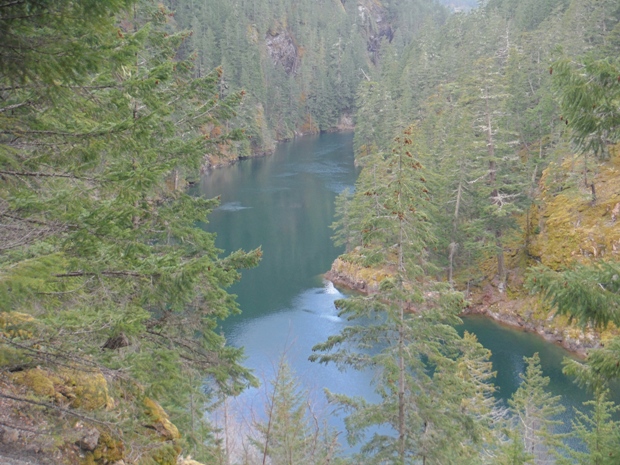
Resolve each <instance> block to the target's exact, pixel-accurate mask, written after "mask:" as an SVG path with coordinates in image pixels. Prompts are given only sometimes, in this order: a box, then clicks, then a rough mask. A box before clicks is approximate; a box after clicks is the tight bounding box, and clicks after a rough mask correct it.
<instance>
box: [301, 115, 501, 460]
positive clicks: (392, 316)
mask: <svg viewBox="0 0 620 465" xmlns="http://www.w3.org/2000/svg"><path fill="white" fill-rule="evenodd" d="M422 152H423V145H422V143H421V138H420V136H419V131H418V130H417V129H416V128H415V127H410V128H408V129H406V130H405V131H404V132H403V134H402V135H401V136H400V137H398V138H396V139H395V144H394V147H393V149H392V151H391V153H390V154H388V155H386V157H385V159H383V157H381V156H377V157H375V158H373V159H372V161H373V163H372V164H367V165H366V166H365V168H364V172H366V173H368V172H372V171H373V169H374V170H376V172H379V173H381V174H380V177H381V182H380V183H376V184H374V185H373V186H372V189H371V190H366V189H364V188H363V187H365V186H363V179H362V178H361V179H360V181H359V182H358V185H357V189H356V193H355V197H359V198H362V199H371V200H370V202H371V203H374V208H375V211H374V212H373V214H372V215H370V217H363V218H361V219H362V222H363V224H364V228H363V230H362V233H363V235H364V240H365V243H364V247H363V248H362V250H361V253H363V254H364V253H367V251H368V250H372V253H373V256H374V257H375V260H376V262H375V266H376V265H379V266H383V267H386V268H387V269H389V270H391V273H392V277H390V278H387V279H385V280H384V281H383V282H382V283H381V288H380V290H379V293H378V294H376V295H371V296H368V297H352V298H350V299H347V300H343V301H339V302H337V305H338V307H339V309H340V314H341V316H345V317H346V318H347V319H349V320H351V321H352V325H351V326H349V327H347V328H345V329H344V330H343V331H342V332H341V334H339V335H336V336H332V337H330V338H329V339H328V340H327V341H326V342H325V343H323V344H319V345H317V346H315V348H314V350H315V351H318V352H322V353H321V354H315V355H313V356H312V357H311V360H315V361H320V362H322V363H329V362H333V363H336V364H337V365H338V366H339V367H342V368H345V367H352V368H355V369H372V370H373V371H374V372H375V375H376V379H375V389H376V392H377V393H378V394H379V396H380V398H381V400H380V401H379V402H378V403H376V404H374V403H370V402H368V401H366V400H364V399H357V398H355V399H351V398H348V397H346V396H342V395H337V394H332V395H331V399H332V400H333V401H334V402H337V403H339V404H341V405H342V406H343V407H344V408H345V409H346V410H347V411H349V412H350V415H349V416H348V417H347V419H346V424H347V431H348V433H349V441H350V442H351V444H357V443H360V442H361V443H364V445H363V446H362V449H361V451H362V455H363V459H360V460H366V461H367V462H368V463H384V462H385V461H390V462H392V463H399V464H405V463H409V462H410V461H412V460H422V461H426V463H429V464H430V463H435V461H436V463H442V460H451V462H449V463H457V462H456V460H457V457H460V458H461V459H462V458H463V456H464V451H465V450H467V448H468V447H472V448H473V449H476V447H479V445H480V444H479V443H480V442H482V441H481V438H482V437H483V436H484V434H481V433H480V431H477V429H478V427H480V428H483V429H484V426H482V425H484V421H481V422H480V423H478V424H476V423H475V422H474V420H473V418H481V417H483V416H484V414H485V413H487V409H489V408H490V407H489V406H488V405H487V404H488V399H487V396H486V395H485V394H484V393H485V392H486V393H487V394H488V392H489V390H488V386H487V385H486V384H485V383H486V381H487V379H488V376H489V371H488V370H489V366H488V364H487V363H486V362H485V361H484V360H485V358H486V357H488V353H487V354H481V353H480V352H479V350H480V348H479V345H477V342H476V341H475V340H472V339H471V338H470V339H466V340H465V341H464V340H461V339H460V338H459V337H458V334H457V333H456V331H455V330H454V328H453V327H452V326H451V324H453V323H454V322H455V321H457V320H456V317H455V314H456V312H458V311H459V309H460V306H461V305H462V296H461V295H460V294H459V293H456V292H453V291H450V290H449V289H448V288H447V287H445V286H441V285H439V284H434V283H432V282H428V278H425V277H424V274H425V271H427V270H428V266H429V264H428V262H427V260H426V256H427V251H426V249H427V247H428V245H429V244H430V243H431V241H432V236H431V230H430V227H429V224H428V218H427V216H426V213H425V207H426V205H427V204H428V202H429V200H430V199H429V197H428V196H429V192H428V189H427V188H426V186H425V184H426V180H425V175H424V170H423V167H422V165H421V163H420V162H419V161H418V160H419V158H420V157H421V155H422ZM375 174H376V173H375ZM354 201H355V200H354ZM377 213H378V214H377ZM364 218H368V220H366V219H364ZM366 221H370V222H371V223H372V224H369V223H367V222H366ZM371 226H372V227H371ZM474 354H476V355H474ZM467 366H469V367H470V368H471V369H465V368H464V367H467ZM474 366H475V367H476V369H473V368H474ZM465 399H468V400H469V401H470V402H471V405H469V406H467V407H466V406H465V405H464V404H463V402H465ZM381 425H384V426H387V427H388V428H389V430H390V432H389V433H385V434H384V433H378V432H376V431H374V432H373V429H374V428H376V427H378V426H381ZM369 431H370V434H371V437H370V438H367V437H366V433H367V432H369ZM456 438H458V440H457V439H456ZM448 444H452V445H453V446H452V447H448V446H447V445H448ZM473 455H475V454H473ZM461 463H462V462H461Z"/></svg>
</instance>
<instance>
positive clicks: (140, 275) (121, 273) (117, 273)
mask: <svg viewBox="0 0 620 465" xmlns="http://www.w3.org/2000/svg"><path fill="white" fill-rule="evenodd" d="M100 275H103V276H112V277H115V278H122V277H124V276H130V277H133V278H154V277H157V276H159V275H158V274H144V273H136V272H135V271H101V272H99V273H92V272H86V271H71V272H69V273H61V274H55V275H54V277H55V278H80V277H84V276H100Z"/></svg>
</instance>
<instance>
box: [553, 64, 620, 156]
mask: <svg viewBox="0 0 620 465" xmlns="http://www.w3.org/2000/svg"><path fill="white" fill-rule="evenodd" d="M553 73H554V84H555V86H556V89H557V93H558V96H559V100H560V105H561V109H562V115H563V116H562V117H563V119H564V120H565V121H566V124H567V125H568V127H569V128H570V129H571V138H572V140H573V142H574V143H575V144H576V145H577V146H578V147H579V149H580V150H581V151H582V152H585V153H587V152H591V153H593V154H594V155H595V156H597V157H599V158H601V159H607V158H609V153H608V151H607V146H608V145H609V144H612V143H616V142H618V141H619V140H620V111H619V110H618V107H619V105H618V104H619V102H620V79H619V77H620V66H619V65H618V62H617V59H615V58H613V57H607V58H604V59H600V60H596V59H592V58H586V59H585V60H584V62H583V63H580V64H578V65H575V64H574V62H573V60H571V59H568V58H562V59H561V60H558V61H556V62H555V63H554V64H553Z"/></svg>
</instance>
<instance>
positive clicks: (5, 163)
mask: <svg viewBox="0 0 620 465" xmlns="http://www.w3.org/2000/svg"><path fill="white" fill-rule="evenodd" d="M11 5H14V6H11ZM11 5H9V6H7V7H6V8H11V14H10V15H9V16H7V17H15V18H17V19H13V20H10V21H9V20H7V21H5V23H6V29H4V28H3V32H4V31H12V32H11V34H13V36H14V37H13V39H15V40H18V39H19V40H21V41H22V42H24V41H25V42H28V41H35V42H37V43H38V41H40V45H41V46H40V47H39V48H37V49H36V50H35V49H30V48H28V49H30V51H27V48H24V49H23V50H24V53H26V54H27V55H28V56H26V55H24V56H20V57H17V58H14V59H15V60H22V67H21V68H20V69H18V70H16V69H15V67H14V64H12V63H9V62H7V63H6V64H3V65H2V74H1V75H0V81H1V85H2V90H1V91H0V92H2V97H3V100H4V101H5V102H10V103H9V106H10V107H11V108H4V109H5V110H7V111H3V112H1V115H2V116H1V117H0V118H1V119H0V127H1V134H0V176H2V179H3V183H2V186H1V187H0V205H1V207H0V212H1V213H0V214H1V215H2V222H1V224H0V234H1V237H2V239H1V241H0V242H1V243H2V248H1V250H0V254H1V255H0V294H1V295H2V303H1V306H0V307H1V308H0V309H1V311H3V312H9V311H11V312H14V311H18V312H25V313H29V314H32V315H33V316H34V317H35V318H36V321H37V324H38V325H39V331H40V332H39V334H37V340H36V342H35V340H34V339H32V340H29V341H26V342H24V344H22V345H23V347H22V349H23V353H22V358H21V360H22V361H21V362H20V363H21V364H22V365H23V367H28V366H29V364H30V363H32V362H31V361H30V360H32V358H31V357H32V355H28V354H32V353H34V354H37V355H36V357H35V358H36V360H37V362H35V363H40V364H44V363H49V361H50V360H58V361H61V360H63V359H62V358H59V357H62V354H76V355H75V357H73V358H72V360H74V361H76V362H75V363H78V365H79V366H81V365H80V364H82V363H87V364H94V366H95V367H101V369H106V370H112V371H111V373H121V372H122V373H124V375H123V376H127V377H129V378H130V379H131V381H132V383H134V385H137V384H140V385H141V388H140V389H142V393H141V394H139V396H144V395H145V394H146V395H149V396H152V397H154V398H156V399H157V400H159V401H160V402H161V403H162V404H164V405H165V406H166V407H167V408H169V409H170V411H171V412H172V414H173V416H172V419H173V421H175V422H178V423H179V425H187V424H188V423H189V421H187V419H188V415H191V414H195V411H194V410H193V409H194V407H190V400H191V396H192V395H196V396H198V397H200V391H201V390H202V389H203V387H204V386H205V385H206V386H208V389H209V392H210V396H211V397H216V396H217V395H220V394H221V393H236V392H239V391H240V390H241V389H243V388H244V387H245V386H247V385H248V384H251V383H254V382H255V381H254V378H253V376H252V375H251V374H250V373H249V371H248V370H247V369H245V368H244V367H242V366H241V365H240V360H241V357H242V351H241V350H240V349H237V348H232V347H228V346H226V344H225V338H224V337H223V336H222V335H220V334H218V332H217V330H216V328H217V325H218V322H219V321H220V320H221V319H223V318H225V317H226V316H227V315H228V314H230V313H231V312H235V311H237V306H236V303H235V301H234V298H233V297H232V296H231V295H229V294H228V293H227V292H226V291H225V289H226V288H227V287H228V286H230V285H231V284H232V283H233V282H234V281H235V280H237V279H238V278H239V273H238V271H237V270H238V269H241V268H244V267H248V266H253V265H255V264H256V263H257V261H258V259H259V257H260V251H259V250H257V251H254V252H252V253H245V252H242V251H238V252H234V253H232V254H231V255H229V256H221V251H219V250H218V249H217V248H216V247H215V245H214V236H213V234H210V233H207V232H205V231H203V230H201V229H199V228H197V227H196V224H197V223H198V222H200V221H204V220H205V217H206V215H207V214H208V212H209V211H210V210H211V209H212V208H214V207H215V206H216V205H217V201H216V200H207V199H201V198H194V197H191V196H189V195H187V194H186V193H184V192H183V189H182V187H183V186H182V183H181V180H182V178H183V177H184V176H185V175H187V174H190V173H197V172H198V169H199V167H200V166H201V165H202V163H203V162H204V156H205V154H210V155H211V156H216V154H217V152H218V148H219V147H220V146H221V144H224V143H226V141H227V140H229V139H230V138H234V137H236V134H235V133H232V134H231V133H226V132H225V131H224V132H223V133H222V134H221V135H220V136H218V135H217V132H218V131H213V129H215V128H219V129H220V130H221V129H222V125H223V123H224V121H225V120H227V119H229V118H230V117H232V116H233V115H234V106H235V105H237V104H238V102H239V100H240V98H241V96H240V95H239V94H231V95H230V97H229V98H227V99H224V100H222V99H220V96H219V94H218V84H219V82H220V78H221V72H220V71H218V70H214V71H213V72H211V73H208V74H206V75H204V76H203V77H202V78H197V79H196V78H194V77H195V70H194V68H193V65H192V61H191V60H180V59H175V58H174V57H175V53H176V50H178V47H179V46H180V44H181V43H182V41H183V40H184V39H185V38H186V37H187V36H188V33H185V32H178V31H175V30H174V24H173V23H172V21H171V16H170V14H171V13H169V12H168V11H167V10H166V9H165V8H164V7H163V6H162V5H158V4H154V3H152V2H149V1H145V2H142V3H140V4H136V5H135V6H134V8H133V10H131V11H124V12H123V11H122V8H124V7H126V6H128V5H129V3H128V2H90V1H80V2H63V1H60V2H53V4H51V6H50V5H47V7H46V8H43V7H42V9H40V10H39V9H38V8H39V6H40V2H16V3H15V4H11ZM24 5H26V6H24ZM22 8H27V9H30V10H28V11H32V14H30V15H29V14H20V13H23V11H22V10H21V9H22ZM115 15H116V16H115ZM45 18H48V21H47V23H46V27H41V24H40V22H41V21H46V19H45ZM13 39H12V40H13ZM16 43H17V42H16ZM4 44H5V42H3V45H4ZM0 47H1V46H0ZM29 54H34V55H32V56H30V55H29ZM37 54H40V55H41V59H40V60H38V59H37V58H36V56H37ZM8 56H9V55H5V54H2V57H3V58H6V57H8ZM9 61H10V60H9ZM33 61H37V63H36V64H32V62H33ZM85 335H86V336H85ZM35 343H36V344H37V346H36V347H38V349H34V348H33V345H34V344H35ZM3 348H4V349H7V350H8V347H7V345H6V344H5V345H4V346H3ZM84 359H88V362H84ZM80 360H81V361H80ZM24 364H25V365H24ZM53 366H54V363H52V367H53ZM78 368H79V367H78ZM198 374H200V379H202V380H203V383H188V382H186V381H187V379H197V376H198ZM179 386H186V387H187V389H179ZM140 389H136V392H137V391H139V390H140ZM198 397H197V398H198ZM194 405H195V408H199V405H201V404H200V403H196V404H194ZM129 416H130V415H128V417H127V418H122V419H119V421H118V425H119V428H125V431H126V432H127V433H128V434H129V433H131V434H135V435H134V438H135V437H136V435H137V437H139V433H136V432H135V431H134V429H133V427H132V426H131V422H132V421H133V419H132V418H129ZM197 442H198V441H195V443H197Z"/></svg>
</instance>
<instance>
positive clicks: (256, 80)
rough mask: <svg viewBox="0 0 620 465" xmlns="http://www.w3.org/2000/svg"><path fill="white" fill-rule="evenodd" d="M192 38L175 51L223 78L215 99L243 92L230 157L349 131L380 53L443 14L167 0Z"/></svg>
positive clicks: (330, 1) (322, 4) (369, 4)
mask: <svg viewBox="0 0 620 465" xmlns="http://www.w3.org/2000/svg"><path fill="white" fill-rule="evenodd" d="M167 4H168V6H169V7H170V9H171V10H173V11H174V19H175V21H176V23H177V24H178V26H179V27H180V28H181V29H189V30H191V31H192V35H191V37H189V38H188V40H187V41H186V42H185V43H184V45H183V47H182V49H181V55H182V56H183V57H194V58H195V63H196V73H197V75H198V76H200V75H201V73H205V72H208V71H209V70H212V69H213V68H215V67H216V66H221V67H222V69H223V73H224V74H223V80H222V82H221V88H220V92H221V93H222V94H223V95H227V94H229V93H231V92H236V91H239V90H242V89H243V90H244V91H245V92H246V97H245V99H244V102H243V105H242V106H241V107H240V109H239V112H238V116H237V117H236V118H235V119H234V120H233V121H232V122H231V124H233V125H235V126H236V127H243V129H244V131H245V133H246V135H247V136H248V138H247V139H246V140H245V141H244V142H243V143H242V144H240V145H239V146H238V147H236V152H234V153H233V154H232V156H233V157H234V156H237V155H238V156H248V155H250V154H251V153H255V152H259V153H260V152H269V151H272V150H273V147H274V143H275V141H277V140H283V139H287V138H291V137H294V136H295V135H299V134H309V133H316V132H319V131H328V130H336V129H352V118H353V113H354V111H355V94H356V91H357V86H358V84H359V82H360V81H361V80H362V79H364V78H365V77H368V76H375V72H376V70H377V68H378V65H379V63H380V61H381V58H382V56H383V55H384V54H385V53H388V52H385V47H386V44H392V47H394V49H395V50H399V51H400V50H402V49H403V48H404V47H405V46H406V45H407V44H409V43H410V42H411V40H412V38H413V37H414V36H415V35H416V34H417V33H418V32H419V31H420V30H421V29H422V27H423V26H424V25H425V24H438V23H442V22H443V21H444V20H445V18H446V16H447V10H446V9H444V8H442V7H440V6H439V5H438V4H434V3H433V2H427V1H422V0H401V1H396V2H380V1H374V0H364V1H360V2H351V1H349V2H344V1H343V2H341V1H340V0H321V1H312V2H298V1H293V0H277V1H274V0H256V1H255V0H252V1H240V2H222V1H219V0H206V1H203V2H198V1H195V0H171V1H169V2H167Z"/></svg>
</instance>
